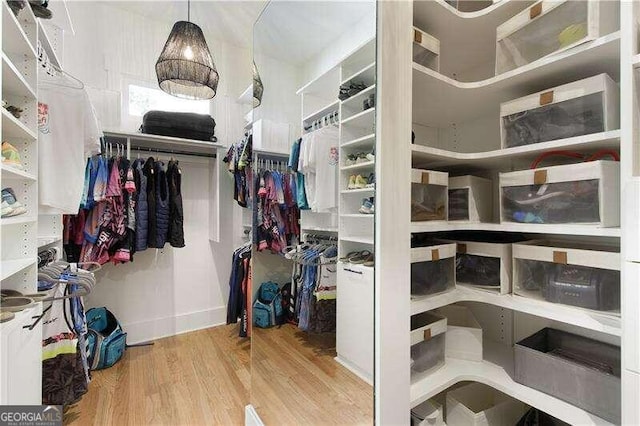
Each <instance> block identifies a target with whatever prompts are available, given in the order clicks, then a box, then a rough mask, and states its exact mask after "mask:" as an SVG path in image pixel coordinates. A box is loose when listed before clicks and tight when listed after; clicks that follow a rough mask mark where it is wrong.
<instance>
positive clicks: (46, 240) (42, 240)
mask: <svg viewBox="0 0 640 426" xmlns="http://www.w3.org/2000/svg"><path fill="white" fill-rule="evenodd" d="M61 241H62V238H60V237H56V236H51V237H38V248H39V249H40V248H42V247H46V246H48V245H51V244H56V243H59V242H61Z"/></svg>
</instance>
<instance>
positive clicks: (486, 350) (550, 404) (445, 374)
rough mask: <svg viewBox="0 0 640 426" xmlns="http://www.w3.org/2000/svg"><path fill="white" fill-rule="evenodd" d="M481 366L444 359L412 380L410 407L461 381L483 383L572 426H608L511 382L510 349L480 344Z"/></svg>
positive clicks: (556, 400) (559, 402)
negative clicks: (421, 375) (481, 350)
mask: <svg viewBox="0 0 640 426" xmlns="http://www.w3.org/2000/svg"><path fill="white" fill-rule="evenodd" d="M483 355H484V360H483V361H482V362H474V361H467V360H462V359H455V358H447V359H446V362H445V365H444V366H443V367H442V368H440V369H438V370H436V371H435V372H433V373H431V374H428V375H426V376H423V377H421V378H420V379H417V380H416V379H412V384H411V407H415V406H416V405H418V404H420V403H422V402H423V401H426V400H427V399H429V398H431V397H433V396H435V395H436V394H438V393H440V392H442V391H443V390H445V389H447V388H449V387H450V386H452V385H454V384H456V383H458V382H461V381H475V382H480V383H484V384H486V385H489V386H491V387H492V388H495V389H497V390H499V391H500V392H504V393H505V394H507V395H509V396H511V397H512V398H515V399H517V400H520V401H522V402H524V403H525V404H528V405H531V406H533V407H536V408H538V409H539V410H541V411H544V412H545V413H548V414H550V415H552V416H554V417H556V418H558V419H560V420H563V421H565V422H567V423H569V424H572V425H581V426H582V425H609V424H610V423H608V422H607V421H605V420H603V419H601V418H599V417H598V416H596V415H594V414H591V413H588V412H586V411H584V410H583V409H581V408H578V407H576V406H575V405H572V404H570V403H568V402H564V401H562V400H560V399H558V398H556V397H554V396H551V395H548V394H546V393H543V392H540V391H537V390H535V389H532V388H530V387H528V386H524V385H521V384H519V383H516V382H515V381H514V380H513V379H512V376H513V372H514V366H513V349H512V348H510V347H507V346H504V345H500V344H497V343H493V342H490V341H488V340H486V339H485V341H484V343H483Z"/></svg>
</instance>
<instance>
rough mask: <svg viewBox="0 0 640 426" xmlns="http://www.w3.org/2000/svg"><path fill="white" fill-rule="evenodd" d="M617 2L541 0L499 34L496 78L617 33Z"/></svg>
mask: <svg viewBox="0 0 640 426" xmlns="http://www.w3.org/2000/svg"><path fill="white" fill-rule="evenodd" d="M619 22H620V5H619V2H618V1H593V0H589V1H582V0H577V1H576V0H569V1H567V0H564V1H562V0H560V1H559V0H542V1H539V2H537V3H535V4H534V5H532V6H531V7H529V8H528V9H525V10H523V11H522V12H520V13H518V14H517V15H515V16H514V17H513V18H511V19H509V20H508V21H506V22H505V23H503V24H502V25H500V26H499V27H498V29H497V31H496V75H498V74H502V73H503V72H506V71H509V70H512V69H514V68H518V67H521V66H523V65H526V64H528V63H531V62H533V61H535V60H537V59H540V58H543V57H545V56H548V55H551V54H553V53H557V52H561V51H563V50H566V49H569V48H571V47H574V46H577V45H579V44H581V43H585V42H587V41H591V40H595V39H596V38H598V37H601V36H604V35H607V34H609V33H612V32H614V31H617V30H618V29H619V28H620V26H619Z"/></svg>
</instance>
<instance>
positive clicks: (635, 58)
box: [631, 54, 640, 68]
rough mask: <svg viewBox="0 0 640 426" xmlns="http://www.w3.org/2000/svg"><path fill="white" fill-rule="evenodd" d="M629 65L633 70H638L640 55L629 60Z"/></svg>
mask: <svg viewBox="0 0 640 426" xmlns="http://www.w3.org/2000/svg"><path fill="white" fill-rule="evenodd" d="M631 64H632V65H633V67H634V68H638V67H639V66H640V54H637V55H635V56H634V57H633V58H632V59H631Z"/></svg>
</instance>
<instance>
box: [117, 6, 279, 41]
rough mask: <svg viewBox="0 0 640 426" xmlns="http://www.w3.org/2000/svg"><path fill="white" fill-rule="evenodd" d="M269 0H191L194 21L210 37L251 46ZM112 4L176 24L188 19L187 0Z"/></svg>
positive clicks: (192, 19)
mask: <svg viewBox="0 0 640 426" xmlns="http://www.w3.org/2000/svg"><path fill="white" fill-rule="evenodd" d="M266 3H267V0H252V1H218V0H209V1H204V0H201V1H198V0H193V1H191V21H192V22H193V23H195V24H198V25H199V26H200V27H201V28H202V30H203V31H204V33H205V34H206V36H207V37H212V38H213V39H216V40H222V41H226V42H228V43H231V44H233V45H235V46H242V47H251V34H252V29H253V24H254V23H255V21H256V19H257V18H258V16H259V15H260V12H261V11H262V9H264V6H265V4H266ZM108 4H109V5H110V6H115V7H118V8H120V9H124V10H127V11H129V12H132V13H136V14H138V15H142V16H145V17H148V18H149V19H153V20H156V21H162V22H167V23H169V24H173V23H174V22H176V21H186V20H187V1H186V0H174V1H163V0H160V1H158V0H154V1H145V0H142V1H109V2H108Z"/></svg>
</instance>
